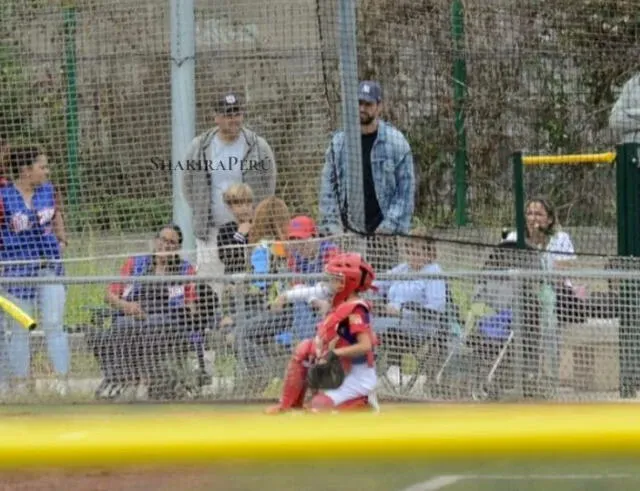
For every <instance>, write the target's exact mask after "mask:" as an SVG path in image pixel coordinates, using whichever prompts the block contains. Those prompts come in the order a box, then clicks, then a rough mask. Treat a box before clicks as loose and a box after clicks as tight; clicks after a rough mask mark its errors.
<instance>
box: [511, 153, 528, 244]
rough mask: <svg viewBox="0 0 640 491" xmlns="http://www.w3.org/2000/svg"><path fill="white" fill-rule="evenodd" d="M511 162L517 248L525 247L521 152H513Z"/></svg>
mask: <svg viewBox="0 0 640 491" xmlns="http://www.w3.org/2000/svg"><path fill="white" fill-rule="evenodd" d="M511 164H512V166H513V193H514V198H515V199H514V201H515V207H516V209H515V212H516V234H517V247H518V249H524V248H525V231H524V227H525V224H524V177H523V175H522V174H523V173H522V165H523V164H522V152H515V153H514V154H513V155H511Z"/></svg>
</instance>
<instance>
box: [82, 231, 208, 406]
mask: <svg viewBox="0 0 640 491" xmlns="http://www.w3.org/2000/svg"><path fill="white" fill-rule="evenodd" d="M181 245H182V232H181V230H180V228H179V227H178V226H177V225H167V226H165V227H163V228H162V229H160V231H159V232H158V234H157V236H156V238H155V243H154V248H153V252H152V253H151V254H149V255H145V256H135V257H131V258H129V259H128V260H127V261H126V262H125V264H124V265H123V267H122V269H121V275H122V276H123V281H122V282H121V283H114V284H112V285H110V286H109V287H108V290H107V294H106V302H107V304H109V305H110V306H111V307H113V308H114V309H115V313H114V315H113V318H112V319H113V322H112V327H111V329H109V330H106V331H104V332H100V333H92V334H93V335H92V337H91V341H90V342H91V345H92V347H93V348H94V352H95V355H96V357H97V358H98V361H99V363H100V366H101V368H102V370H103V373H104V376H105V384H109V383H112V382H113V383H122V382H125V383H126V384H128V385H129V386H131V387H137V385H138V384H139V383H141V382H146V383H147V384H148V387H149V392H150V394H151V393H152V392H153V391H154V387H157V386H158V385H161V384H162V383H163V382H166V378H168V375H167V373H165V372H166V370H163V360H164V358H165V355H166V351H167V349H171V346H170V345H172V344H177V343H178V342H182V343H184V342H185V339H183V338H185V336H184V335H182V336H179V334H180V333H181V331H182V334H184V330H185V329H184V328H185V324H188V323H189V322H190V321H191V320H193V314H195V313H196V307H195V302H196V298H197V294H196V287H195V284H194V283H187V284H183V283H177V282H169V283H165V282H153V283H151V282H136V281H135V280H134V278H135V277H141V276H150V275H158V276H171V275H179V276H191V275H194V276H195V268H194V267H193V266H192V265H191V264H190V263H189V262H188V261H186V260H184V259H182V258H181V257H180V256H179V254H178V251H179V248H180V246H181ZM187 341H188V340H187ZM165 368H166V367H165ZM201 368H202V369H204V367H201ZM124 388H126V387H125V386H121V387H120V389H121V390H122V389H124Z"/></svg>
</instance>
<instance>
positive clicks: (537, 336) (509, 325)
mask: <svg viewBox="0 0 640 491" xmlns="http://www.w3.org/2000/svg"><path fill="white" fill-rule="evenodd" d="M541 267H542V264H541V262H540V258H539V254H538V253H537V251H536V249H535V248H533V247H532V246H527V247H526V248H525V250H519V249H518V247H517V244H516V242H514V241H512V240H507V239H503V240H502V241H501V242H500V244H499V245H498V246H497V247H495V248H494V249H493V250H492V251H491V253H490V255H489V258H488V259H487V260H486V262H485V264H484V269H485V270H486V271H491V272H495V273H496V274H492V275H491V276H485V277H483V278H481V279H479V280H478V281H477V283H476V286H475V291H474V294H473V297H472V305H471V308H470V312H469V314H468V315H469V317H468V320H471V321H472V326H473V327H475V329H471V332H470V333H468V335H469V339H468V341H467V343H468V345H469V346H470V347H471V348H472V349H473V352H474V353H475V355H476V356H477V359H476V362H477V361H480V360H484V361H488V360H489V361H495V358H496V357H497V356H498V353H499V352H500V350H502V349H503V348H505V346H506V345H507V344H508V343H509V342H510V341H509V335H510V333H511V332H512V330H513V328H514V327H513V326H514V319H515V317H516V316H519V318H520V323H519V328H520V336H521V349H522V363H523V367H522V368H523V370H522V375H523V380H522V384H523V390H524V396H525V397H534V396H537V395H539V387H538V385H539V371H540V356H541V346H540V344H541V331H540V327H541V326H540V315H541V312H540V302H539V299H540V291H541V290H540V287H541V281H540V280H539V279H537V278H529V279H524V280H522V279H516V278H514V277H512V276H508V275H503V274H500V272H501V271H508V270H512V269H528V270H539V269H540V268H541ZM517 305H520V306H521V310H520V311H519V312H516V311H515V310H514V309H515V307H516V306H517Z"/></svg>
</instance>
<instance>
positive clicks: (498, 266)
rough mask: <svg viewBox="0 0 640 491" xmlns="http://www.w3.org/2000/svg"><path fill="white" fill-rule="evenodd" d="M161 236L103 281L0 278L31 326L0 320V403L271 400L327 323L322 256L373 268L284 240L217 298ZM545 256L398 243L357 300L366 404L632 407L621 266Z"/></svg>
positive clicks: (328, 249)
mask: <svg viewBox="0 0 640 491" xmlns="http://www.w3.org/2000/svg"><path fill="white" fill-rule="evenodd" d="M174 238H175V237H173V234H172V233H171V229H168V228H165V229H163V230H161V232H160V233H159V234H158V237H157V238H156V239H155V240H154V248H153V249H150V252H149V254H146V255H134V256H131V257H128V256H122V257H118V258H113V261H112V267H111V268H110V269H111V271H112V273H111V275H110V276H107V277H95V278H92V277H84V278H80V277H75V278H73V277H61V278H51V277H46V276H47V274H43V275H41V276H43V277H41V278H31V279H28V278H27V279H24V278H23V279H16V278H13V279H5V282H4V283H5V284H4V288H3V291H2V293H3V298H5V299H8V300H10V301H12V302H13V303H15V304H16V305H17V306H18V307H20V308H22V309H23V310H24V311H25V312H26V313H27V314H30V315H31V316H32V317H33V318H34V319H35V320H36V323H37V327H36V329H35V330H33V331H28V330H27V329H25V327H24V326H23V325H21V324H20V323H19V322H18V320H19V317H16V316H15V311H13V310H11V309H6V305H5V307H4V308H3V319H4V321H5V323H6V329H7V331H6V333H7V335H6V336H5V337H4V338H3V339H2V340H3V346H2V347H1V349H0V353H1V354H2V356H1V357H0V361H1V363H0V365H1V366H2V370H1V371H0V374H1V377H0V378H1V384H0V385H1V387H2V397H3V399H2V400H3V401H4V402H23V403H34V402H38V401H43V400H50V401H51V400H58V401H62V402H65V401H66V402H71V401H89V400H93V401H95V400H98V401H123V400H125V401H136V400H138V401H141V400H155V401H172V400H173V401H177V400H194V399H197V400H210V401H220V400H232V399H233V400H243V401H258V400H264V399H274V400H275V399H277V398H278V397H279V396H280V395H281V390H282V388H283V382H284V379H285V373H286V371H285V369H286V367H287V365H288V363H289V361H290V360H291V357H292V356H293V353H294V352H295V349H296V347H297V346H298V345H299V343H300V342H303V341H305V340H309V339H313V338H314V336H315V334H316V330H317V326H318V324H319V323H320V322H321V321H322V320H323V319H324V318H325V316H326V315H327V313H328V312H329V311H330V310H331V299H332V296H333V294H332V292H331V290H330V288H329V286H328V280H327V277H326V276H325V275H324V274H323V273H322V269H323V268H322V266H323V264H325V263H326V261H327V258H329V257H331V255H332V254H336V253H339V252H340V251H355V252H359V253H361V254H363V256H364V257H366V258H367V259H368V260H369V261H371V262H375V252H372V251H371V249H367V247H366V246H367V244H366V241H363V240H362V239H361V238H358V237H353V236H343V237H332V238H330V239H322V240H318V241H316V242H313V241H312V242H290V243H287V244H286V250H287V251H288V254H289V258H288V259H285V258H281V259H277V257H276V256H275V255H274V256H273V259H274V261H275V262H280V263H281V265H280V266H279V267H278V269H277V270H276V272H275V273H271V274H267V275H245V274H239V275H230V276H228V277H226V279H225V280H224V281H223V282H222V283H223V285H222V286H221V288H220V289H219V290H216V289H215V288H214V286H213V285H212V282H210V281H205V280H203V279H201V278H198V277H197V276H195V270H194V268H193V266H192V264H191V263H189V262H188V261H183V260H180V259H178V258H177V257H176V256H174V255H173V254H172V253H170V252H168V248H169V247H170V244H169V242H171V241H172V240H173V239H174ZM261 247H265V245H261V246H257V247H252V248H249V249H248V250H247V251H245V252H246V254H247V255H249V256H250V255H251V254H253V253H255V251H256V250H259V249H260V248H261ZM545 255H546V253H544V252H542V253H541V252H539V251H536V250H529V251H519V250H517V249H515V248H514V244H513V243H512V242H504V243H502V244H500V245H497V246H495V247H492V248H486V247H484V246H466V247H462V246H460V245H459V244H449V243H445V242H438V241H430V240H424V239H402V240H401V243H400V244H399V250H398V262H397V264H396V265H395V266H394V267H393V268H391V269H390V270H389V271H386V272H381V273H379V275H378V277H377V278H376V281H375V283H374V285H375V286H376V287H377V289H376V291H375V292H370V293H368V294H367V295H366V297H365V298H366V299H367V300H368V301H369V302H371V317H370V325H371V327H372V329H373V332H375V334H376V336H377V339H378V340H379V344H378V345H377V346H376V348H375V351H376V359H375V367H376V373H377V377H378V378H377V383H376V389H375V392H376V393H377V395H378V397H379V398H380V399H382V400H401V401H404V400H418V401H436V400H448V401H470V400H493V401H505V400H516V401H519V400H525V399H535V400H550V401H560V402H571V401H582V400H598V401H605V400H618V399H620V398H621V397H626V398H629V397H635V396H636V391H637V390H638V380H639V378H638V373H639V367H640V359H639V358H638V353H640V350H639V349H638V347H639V346H640V339H638V336H637V332H635V328H634V327H633V326H634V325H635V323H636V322H637V317H638V312H637V301H636V300H637V288H638V286H637V285H638V282H639V280H638V278H637V271H636V269H637V264H636V262H635V261H632V260H630V259H627V260H625V259H618V258H614V259H611V258H605V257H598V258H595V257H588V258H586V259H585V258H581V257H575V258H573V259H571V260H570V261H571V262H574V263H575V267H574V268H569V269H566V270H565V271H561V272H559V271H555V272H553V271H548V270H546V269H545ZM218 286H220V285H218ZM65 287H66V288H65ZM32 291H33V292H32ZM65 291H66V298H65ZM31 293H35V294H36V295H39V297H38V298H37V300H34V298H36V297H34V296H32V295H31ZM65 299H66V303H61V301H63V300H65ZM60 305H64V307H65V311H64V313H62V312H60V310H61V309H60ZM57 315H64V320H65V322H64V328H63V324H62V323H58V322H57V318H56V316H57ZM307 395H308V396H310V395H311V394H310V393H309V392H308V393H307Z"/></svg>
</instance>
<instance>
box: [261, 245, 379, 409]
mask: <svg viewBox="0 0 640 491" xmlns="http://www.w3.org/2000/svg"><path fill="white" fill-rule="evenodd" d="M325 271H326V272H327V273H328V274H329V275H331V285H330V291H331V293H332V295H333V298H332V299H331V310H330V311H329V313H328V314H327V316H326V317H325V318H324V320H323V321H321V322H320V323H319V324H318V329H317V332H316V336H315V338H314V339H307V340H305V341H302V342H301V343H300V344H298V346H297V347H296V348H295V351H294V353H293V356H292V357H291V359H290V361H289V365H288V366H287V370H286V373H285V377H284V387H283V389H282V396H281V398H280V403H279V404H278V405H277V406H274V407H271V408H269V409H268V410H267V412H268V413H271V414H274V413H280V412H285V411H288V410H291V409H296V408H297V409H300V408H303V405H304V400H305V395H306V393H307V390H311V391H312V394H313V396H312V398H311V402H310V405H309V408H310V409H311V410H312V411H322V410H334V409H336V410H346V409H363V408H366V407H367V406H369V405H371V406H373V407H377V403H376V401H375V396H374V391H375V387H376V383H377V377H376V368H375V358H374V348H375V346H376V345H377V344H378V340H377V338H376V336H375V334H374V332H373V330H372V328H371V323H370V319H369V313H370V311H371V306H370V305H369V303H368V302H366V301H365V300H363V299H362V298H360V294H361V293H363V292H366V291H367V290H370V289H374V287H373V286H372V283H373V280H374V278H375V274H374V271H373V268H372V267H371V266H370V265H369V264H367V263H366V262H365V261H364V260H363V259H362V258H361V256H360V255H359V254H352V253H346V254H339V255H337V256H335V257H334V258H332V259H331V260H330V261H329V262H328V263H327V266H326V268H325Z"/></svg>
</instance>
